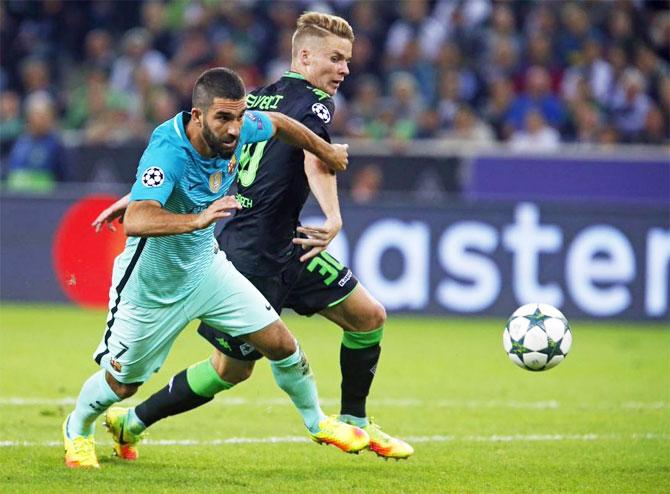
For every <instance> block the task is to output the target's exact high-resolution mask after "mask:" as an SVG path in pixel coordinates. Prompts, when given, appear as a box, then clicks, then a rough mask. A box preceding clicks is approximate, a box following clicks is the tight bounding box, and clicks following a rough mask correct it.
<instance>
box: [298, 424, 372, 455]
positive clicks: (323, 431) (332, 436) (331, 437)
mask: <svg viewBox="0 0 670 494" xmlns="http://www.w3.org/2000/svg"><path fill="white" fill-rule="evenodd" d="M310 437H311V439H312V441H314V442H316V443H319V444H332V445H333V446H335V447H337V448H339V449H341V450H342V451H344V452H345V453H356V454H358V452H359V451H360V450H362V449H365V448H367V447H368V444H369V443H370V437H369V436H368V433H367V432H365V431H364V430H363V429H361V428H360V427H356V426H353V425H349V424H345V423H344V422H340V421H339V420H337V418H336V417H326V418H324V419H323V420H322V421H321V422H319V432H317V433H315V434H310Z"/></svg>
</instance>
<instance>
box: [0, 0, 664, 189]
mask: <svg viewBox="0 0 670 494" xmlns="http://www.w3.org/2000/svg"><path fill="white" fill-rule="evenodd" d="M669 7H670V4H669V2H668V1H666V0H659V1H643V0H612V1H605V0H603V1H558V0H557V1H530V0H528V1H521V0H518V1H510V0H508V1H493V0H433V1H429V0H405V1H400V2H391V1H383V0H378V1H355V0H330V1H272V0H236V1H233V0H223V1H219V0H216V1H215V0H200V1H197V0H194V1H188V0H145V1H140V0H134V1H133V0H125V1H117V0H92V1H74V0H70V1H63V0H44V1H24V0H3V1H2V3H0V36H1V38H0V49H1V67H0V89H1V91H2V93H1V100H0V111H1V113H0V146H1V153H2V154H1V156H2V160H3V162H4V163H5V164H4V165H3V170H4V172H5V175H6V174H7V170H9V171H10V172H11V171H12V170H18V171H19V172H20V173H19V172H17V173H10V175H11V176H10V177H9V180H11V181H13V182H14V183H16V184H17V186H20V184H21V183H23V182H24V181H26V180H28V181H32V182H33V183H34V182H35V181H36V180H37V181H40V180H42V178H41V175H45V176H46V175H49V174H51V175H52V176H53V177H55V178H56V179H63V178H65V177H66V175H67V167H66V166H65V165H64V163H63V149H62V142H61V136H62V133H63V132H70V131H72V132H76V135H78V136H80V137H81V139H82V140H83V142H84V143H90V144H98V143H105V144H108V145H117V144H121V143H124V142H127V141H129V140H145V139H146V138H147V137H148V135H149V134H150V132H151V131H152V129H153V128H154V127H155V126H156V125H157V124H159V123H161V122H163V121H165V120H167V119H169V118H171V117H172V116H173V115H174V114H176V113H177V112H178V111H180V110H189V109H190V107H191V88H192V85H193V82H194V81H195V78H196V77H197V76H198V74H200V73H201V72H202V71H203V70H205V69H206V68H208V67H212V66H219V65H222V66H227V67H230V68H233V69H235V70H237V71H238V72H239V73H240V74H241V75H242V77H243V78H244V80H245V82H246V84H247V87H248V89H250V90H251V89H253V88H254V87H257V86H259V85H263V84H266V83H269V82H271V81H274V80H275V79H277V78H278V77H280V76H281V74H282V73H283V72H284V71H285V70H287V69H288V68H289V65H290V53H291V34H292V32H293V30H294V27H295V21H296V19H297V17H298V16H299V15H300V13H302V12H303V11H305V10H320V11H326V12H331V13H335V14H338V15H341V16H343V17H345V18H346V19H347V20H349V22H350V23H351V24H352V26H353V28H354V32H355V35H356V41H355V44H354V51H353V60H352V62H351V64H350V70H351V75H350V76H349V78H348V79H347V80H346V81H345V82H344V84H343V85H342V87H341V89H340V93H339V94H338V96H337V98H336V106H337V114H336V117H335V119H334V122H333V132H334V134H336V135H340V136H348V137H366V138H371V139H382V138H394V139H398V140H406V139H422V138H443V137H451V138H455V139H458V140H461V141H468V142H472V143H475V144H481V145H486V144H490V143H493V142H506V143H508V144H509V146H510V147H512V148H513V149H518V150H524V149H532V150H538V149H546V150H550V149H555V148H557V147H558V146H559V145H560V143H562V142H568V143H581V144H585V145H591V144H601V143H604V144H610V143H646V144H663V143H668V142H669V138H670V134H669V132H670V71H669V67H668V61H669V56H670V9H669ZM26 162H27V164H26Z"/></svg>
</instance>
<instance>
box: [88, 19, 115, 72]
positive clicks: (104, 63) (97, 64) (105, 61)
mask: <svg viewBox="0 0 670 494" xmlns="http://www.w3.org/2000/svg"><path fill="white" fill-rule="evenodd" d="M84 50H85V55H84V56H85V58H84V62H83V64H82V65H83V67H84V68H85V69H91V68H98V69H103V70H105V71H107V72H110V71H111V70H112V65H114V59H115V53H114V39H113V38H112V35H111V34H110V33H109V32H108V31H105V30H104V29H93V30H91V31H89V32H88V33H87V34H86V39H85V41H84Z"/></svg>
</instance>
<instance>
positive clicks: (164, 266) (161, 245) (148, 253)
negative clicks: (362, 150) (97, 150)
mask: <svg viewBox="0 0 670 494" xmlns="http://www.w3.org/2000/svg"><path fill="white" fill-rule="evenodd" d="M188 117H189V114H188V113H185V112H182V113H179V114H177V115H176V116H175V117H174V118H172V119H170V120H168V121H167V122H164V123H163V124H161V125H160V126H159V127H157V128H156V130H155V131H154V132H153V134H152V135H151V140H150V141H149V145H148V146H147V148H146V150H145V151H144V154H143V155H142V158H141V159H140V164H139V167H138V169H137V176H136V180H135V183H134V185H133V188H132V190H131V194H130V199H131V201H142V200H154V201H158V202H160V203H161V205H162V206H163V207H164V208H165V209H167V210H168V211H171V212H173V213H194V214H197V213H200V212H201V211H203V210H205V209H207V207H208V206H209V205H210V204H211V203H212V202H213V201H215V200H217V199H220V198H221V197H223V196H224V195H225V194H226V192H227V191H228V189H229V188H230V186H231V184H232V183H233V180H234V179H235V175H236V173H237V163H238V162H239V159H240V156H241V152H242V146H244V145H245V144H249V143H254V142H259V141H265V140H267V139H269V138H270V137H271V136H272V133H273V128H272V123H271V121H270V119H269V118H268V117H267V116H266V115H264V114H262V113H258V112H252V111H247V112H246V114H245V116H244V123H243V125H242V130H241V132H240V138H239V140H238V144H237V147H236V148H235V152H234V154H233V157H232V158H231V159H230V160H225V159H222V158H218V157H217V158H203V157H202V156H201V155H200V154H199V153H198V151H196V149H195V148H194V147H193V145H192V144H191V142H190V141H189V140H188V137H187V136H186V132H185V129H184V121H185V120H186V121H188ZM214 228H215V225H214V224H212V225H210V226H209V227H207V228H204V229H202V230H197V231H195V232H191V233H183V234H180V235H169V236H165V237H147V238H138V237H130V238H128V240H127V241H126V247H125V249H124V251H123V252H122V253H121V254H120V255H119V256H118V257H117V258H116V260H115V263H114V276H113V279H112V283H113V286H114V287H115V289H116V292H117V294H118V296H119V298H121V297H122V298H123V299H125V300H127V301H129V302H130V303H132V304H135V305H138V306H140V307H160V306H163V305H167V304H172V303H175V302H177V301H179V300H181V299H183V298H184V297H186V296H187V295H188V294H189V293H191V292H192V291H193V290H194V289H195V288H196V287H197V286H198V284H199V283H200V281H201V280H202V279H203V278H204V276H205V274H206V273H207V270H208V269H210V266H211V264H212V260H213V258H214V255H215V253H216V251H217V250H218V247H217V245H216V241H215V239H214V235H213V232H214Z"/></svg>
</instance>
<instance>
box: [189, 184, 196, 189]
mask: <svg viewBox="0 0 670 494" xmlns="http://www.w3.org/2000/svg"><path fill="white" fill-rule="evenodd" d="M197 186H198V184H190V185H189V186H188V190H193V189H195V188H196V187H197Z"/></svg>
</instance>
